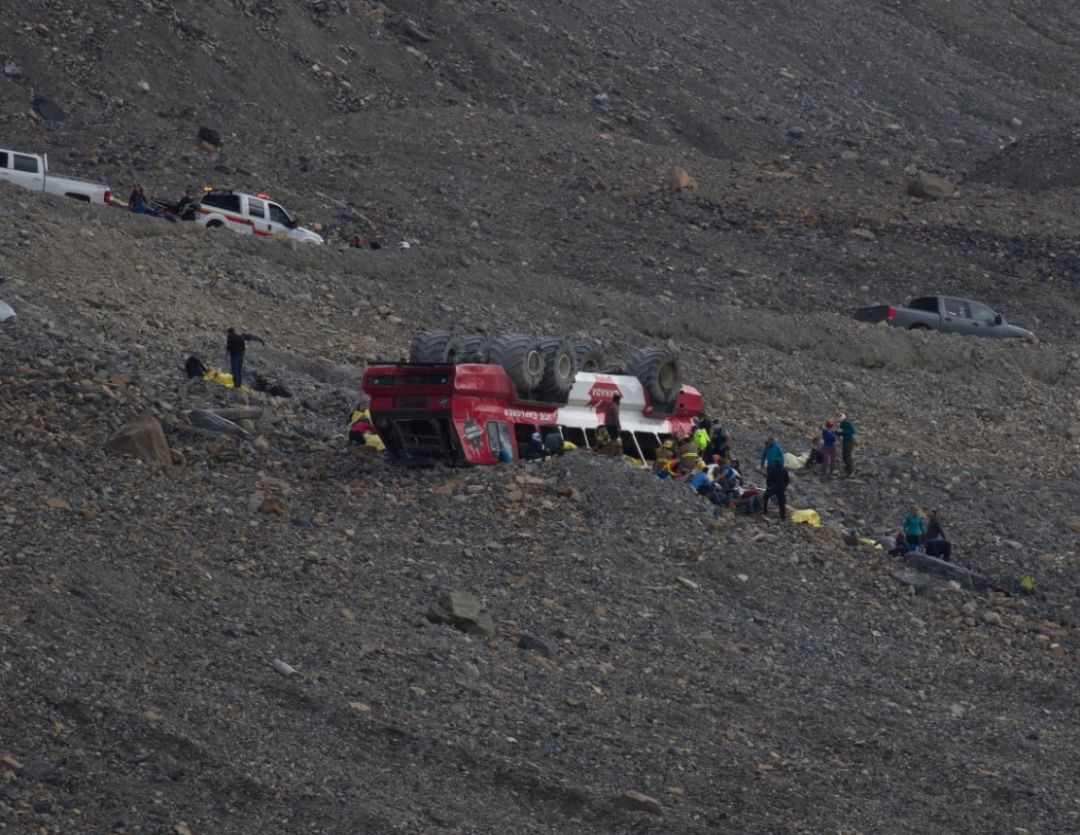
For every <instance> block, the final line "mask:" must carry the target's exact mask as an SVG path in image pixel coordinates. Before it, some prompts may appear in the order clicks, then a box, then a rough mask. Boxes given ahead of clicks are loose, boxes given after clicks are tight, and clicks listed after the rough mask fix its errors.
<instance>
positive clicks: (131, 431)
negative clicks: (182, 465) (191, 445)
mask: <svg viewBox="0 0 1080 835" xmlns="http://www.w3.org/2000/svg"><path fill="white" fill-rule="evenodd" d="M106 446H107V447H108V448H109V449H110V450H112V451H113V452H115V453H118V454H120V455H133V456H135V457H136V458H141V459H142V460H143V461H146V462H147V463H149V464H164V465H166V466H167V465H170V464H172V453H171V452H170V451H169V442H168V441H166V440H165V432H164V430H163V429H162V428H161V423H160V421H158V420H156V419H155V418H149V419H146V420H138V421H133V422H132V423H127V424H125V425H123V426H121V427H120V428H119V429H117V430H116V432H115V433H113V435H112V437H111V438H109V440H108V441H107V442H106Z"/></svg>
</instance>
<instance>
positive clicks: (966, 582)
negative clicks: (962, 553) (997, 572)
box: [904, 553, 990, 591]
mask: <svg viewBox="0 0 1080 835" xmlns="http://www.w3.org/2000/svg"><path fill="white" fill-rule="evenodd" d="M904 565H906V566H907V567H908V568H911V569H914V570H915V571H921V572H922V573H923V574H929V575H931V576H932V577H938V578H940V579H942V580H953V581H955V582H957V583H959V584H960V587H961V588H965V589H971V590H972V591H986V590H987V589H988V588H990V583H989V582H987V580H986V578H985V577H983V576H981V575H979V574H976V573H975V572H974V571H972V570H971V569H969V568H964V567H963V566H960V565H955V564H954V563H951V562H945V561H944V560H939V559H937V558H936V557H928V556H926V554H918V553H915V554H909V555H908V558H907V559H906V560H904Z"/></svg>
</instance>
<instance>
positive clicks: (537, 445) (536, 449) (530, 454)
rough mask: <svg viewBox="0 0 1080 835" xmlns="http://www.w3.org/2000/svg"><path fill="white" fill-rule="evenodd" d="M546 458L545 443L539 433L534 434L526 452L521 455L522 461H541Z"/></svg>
mask: <svg viewBox="0 0 1080 835" xmlns="http://www.w3.org/2000/svg"><path fill="white" fill-rule="evenodd" d="M543 457H544V441H543V439H542V438H541V437H540V433H539V432H533V433H532V436H531V437H530V438H529V443H528V444H527V445H526V446H525V451H524V452H522V453H521V460H522V461H539V460H541V459H542V458H543Z"/></svg>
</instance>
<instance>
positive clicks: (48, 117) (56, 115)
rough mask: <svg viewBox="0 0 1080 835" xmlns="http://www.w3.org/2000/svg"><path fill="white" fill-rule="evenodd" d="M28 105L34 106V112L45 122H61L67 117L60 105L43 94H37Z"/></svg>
mask: <svg viewBox="0 0 1080 835" xmlns="http://www.w3.org/2000/svg"><path fill="white" fill-rule="evenodd" d="M30 106H31V107H32V108H34V112H35V113H37V115H38V116H40V117H41V118H42V119H44V120H45V121H46V122H62V121H64V119H66V118H67V114H66V113H65V112H64V109H63V108H62V107H60V105H58V104H57V103H56V102H54V101H53V100H52V99H47V98H45V97H44V96H37V97H36V98H35V99H34V100H33V101H32V102H30Z"/></svg>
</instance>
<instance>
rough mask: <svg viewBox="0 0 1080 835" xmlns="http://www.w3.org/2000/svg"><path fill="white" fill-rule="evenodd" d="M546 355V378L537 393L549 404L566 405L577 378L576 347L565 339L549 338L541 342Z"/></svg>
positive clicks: (541, 382)
mask: <svg viewBox="0 0 1080 835" xmlns="http://www.w3.org/2000/svg"><path fill="white" fill-rule="evenodd" d="M540 351H541V352H542V353H543V355H544V378H543V379H542V380H541V381H540V385H539V386H538V387H537V391H536V393H537V394H538V395H539V397H540V399H541V400H545V401H547V402H549V403H565V402H566V398H567V397H569V396H570V388H571V387H572V386H573V385H574V377H576V376H577V358H576V357H575V356H574V346H573V345H571V344H570V343H569V342H567V341H566V340H565V339H560V338H559V337H557V336H556V337H548V338H547V339H541V340H540Z"/></svg>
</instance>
